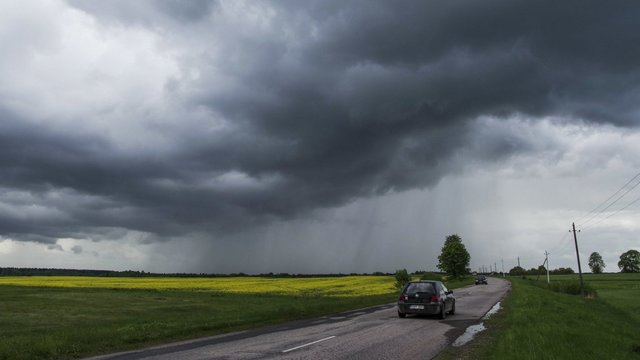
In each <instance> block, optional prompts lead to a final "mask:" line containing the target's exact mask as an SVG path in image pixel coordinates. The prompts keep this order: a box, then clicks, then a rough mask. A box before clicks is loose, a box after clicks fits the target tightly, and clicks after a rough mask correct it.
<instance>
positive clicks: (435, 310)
mask: <svg viewBox="0 0 640 360" xmlns="http://www.w3.org/2000/svg"><path fill="white" fill-rule="evenodd" d="M419 306H421V307H423V308H422V309H420V308H417V307H419ZM398 311H399V312H401V313H403V314H423V315H436V314H439V313H440V304H405V303H398Z"/></svg>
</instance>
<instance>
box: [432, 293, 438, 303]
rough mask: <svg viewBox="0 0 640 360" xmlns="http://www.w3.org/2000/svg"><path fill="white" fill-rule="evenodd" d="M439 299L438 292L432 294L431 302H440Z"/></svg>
mask: <svg viewBox="0 0 640 360" xmlns="http://www.w3.org/2000/svg"><path fill="white" fill-rule="evenodd" d="M438 301H439V300H438V295H436V294H433V295H431V302H438Z"/></svg>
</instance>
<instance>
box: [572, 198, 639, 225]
mask: <svg viewBox="0 0 640 360" xmlns="http://www.w3.org/2000/svg"><path fill="white" fill-rule="evenodd" d="M638 201H640V197H638V198H636V199H635V200H633V201H632V202H630V203H628V204H627V205H626V206H624V207H623V208H621V209H619V210H617V211H616V212H614V213H611V214H609V215H608V216H607V217H604V218H602V219H600V220H599V221H598V222H596V223H594V224H591V226H587V227H585V228H583V230H586V229H589V228H592V227H594V226H596V225H598V224H600V223H601V222H603V221H605V220H607V219H608V218H610V217H612V216H613V215H616V214H617V213H619V212H621V211H623V210H625V209H626V208H628V207H629V206H631V205H633V204H635V203H637V202H638Z"/></svg>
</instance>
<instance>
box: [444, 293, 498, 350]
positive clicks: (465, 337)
mask: <svg viewBox="0 0 640 360" xmlns="http://www.w3.org/2000/svg"><path fill="white" fill-rule="evenodd" d="M498 310H500V302H497V303H496V304H495V305H493V307H492V308H491V309H490V310H489V311H487V313H486V314H485V315H484V316H483V317H482V320H486V319H488V318H490V317H491V315H493V314H495V313H497V312H498ZM486 329H487V328H486V327H484V323H479V324H475V325H471V326H469V327H468V328H467V329H466V330H465V331H464V334H462V335H460V337H458V338H457V339H456V341H454V342H453V346H456V347H458V346H462V345H464V344H466V343H468V342H470V341H471V340H473V337H474V336H476V334H477V333H479V332H481V331H483V330H486Z"/></svg>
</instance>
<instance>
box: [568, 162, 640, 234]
mask: <svg viewBox="0 0 640 360" xmlns="http://www.w3.org/2000/svg"><path fill="white" fill-rule="evenodd" d="M639 176H640V172H639V173H637V174H636V175H635V176H634V177H632V178H631V180H629V181H627V183H626V184H624V185H622V187H621V188H620V189H618V191H616V192H615V193H613V195H611V196H609V197H608V198H607V200H605V201H603V202H601V203H600V204H599V205H598V206H596V207H595V208H593V209H592V210H591V211H589V212H588V213H586V214H584V215H582V216H581V217H580V218H578V219H577V220H576V221H575V222H579V221H580V220H582V219H584V218H585V217H587V216H589V215H590V214H592V213H594V212H596V211H597V210H598V209H599V208H600V207H601V206H602V205H604V204H606V203H607V201H609V200H611V199H612V198H613V197H614V196H616V195H617V194H618V193H619V192H620V191H622V190H623V189H624V188H625V187H627V185H629V184H630V183H631V182H632V181H633V180H635V179H636V178H638V177H639ZM636 186H637V185H636ZM603 211H604V210H603ZM582 225H584V224H582Z"/></svg>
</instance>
